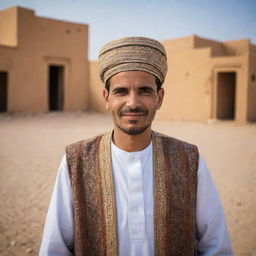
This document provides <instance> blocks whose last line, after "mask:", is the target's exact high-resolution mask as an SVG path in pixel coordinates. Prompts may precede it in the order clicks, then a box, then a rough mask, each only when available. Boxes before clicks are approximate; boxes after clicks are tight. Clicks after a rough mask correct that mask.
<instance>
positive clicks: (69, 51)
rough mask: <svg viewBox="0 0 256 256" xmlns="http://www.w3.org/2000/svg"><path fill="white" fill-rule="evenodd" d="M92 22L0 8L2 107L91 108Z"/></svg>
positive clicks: (18, 109)
mask: <svg viewBox="0 0 256 256" xmlns="http://www.w3.org/2000/svg"><path fill="white" fill-rule="evenodd" d="M87 49H88V26H87V25H81V24H75V23H70V22H63V21H57V20H52V19H47V18H41V17H36V16H35V13H34V11H33V10H29V9H24V8H21V7H13V8H9V9H6V10H2V11H0V111H1V112H3V111H8V112H41V111H42V112H46V111H51V110H68V111H69V110H70V111H73V110H85V109H87V107H88V87H89V84H88V83H89V69H88V68H89V64H88V56H87Z"/></svg>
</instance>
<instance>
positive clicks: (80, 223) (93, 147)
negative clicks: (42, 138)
mask: <svg viewBox="0 0 256 256" xmlns="http://www.w3.org/2000/svg"><path fill="white" fill-rule="evenodd" d="M111 136H112V132H109V133H107V134H104V135H101V136H97V137H94V138H92V139H87V140H83V141H80V142H77V143H74V144H71V145H69V146H67V147H66V156H67V164H68V169H69V175H70V179H71V186H72V193H73V203H74V226H75V230H74V255H76V256H94V255H95V256H103V255H104V256H117V255H118V239H117V216H116V205H115V193H114V182H113V177H112V167H111V150H110V146H111ZM152 141H153V158H154V159H153V163H154V248H155V255H156V256H167V255H174V256H180V255H186V256H189V255H191V256H192V255H196V221H195V211H196V188H197V169H198V159H199V154H198V150H197V147H196V146H194V145H191V144H188V143H186V142H182V141H179V140H177V139H174V138H171V137H167V136H165V135H162V134H159V133H156V132H153V136H152ZM120 256H122V255H120Z"/></svg>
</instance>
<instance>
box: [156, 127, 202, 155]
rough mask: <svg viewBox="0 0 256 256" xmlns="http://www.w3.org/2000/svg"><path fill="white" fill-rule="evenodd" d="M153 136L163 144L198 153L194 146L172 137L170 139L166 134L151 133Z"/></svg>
mask: <svg viewBox="0 0 256 256" xmlns="http://www.w3.org/2000/svg"><path fill="white" fill-rule="evenodd" d="M153 134H154V136H156V138H158V139H160V140H162V142H163V143H168V144H172V145H176V146H177V147H183V148H184V149H187V150H189V149H190V150H195V151H197V152H198V148H197V146H196V145H194V144H191V143H188V142H186V141H183V140H179V139H176V138H173V137H170V136H168V135H166V134H162V133H159V132H156V131H153Z"/></svg>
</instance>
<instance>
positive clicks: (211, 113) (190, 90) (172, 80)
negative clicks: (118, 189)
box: [90, 36, 256, 123]
mask: <svg viewBox="0 0 256 256" xmlns="http://www.w3.org/2000/svg"><path fill="white" fill-rule="evenodd" d="M248 43H249V40H247V39H244V40H237V41H229V42H227V45H226V42H224V43H220V42H216V41H212V40H207V39H202V38H199V37H197V36H189V37H184V38H179V39H175V40H167V41H164V42H163V44H164V46H165V48H166V51H167V58H168V73H167V76H166V80H165V83H164V85H163V87H164V90H165V97H164V102H163V105H162V107H161V109H160V110H159V111H158V112H157V116H156V117H157V118H158V119H160V120H198V121H207V120H209V119H217V118H218V113H217V107H218V106H219V105H220V104H221V102H225V101H230V102H234V104H233V106H234V107H233V109H234V120H235V121H237V122H242V123H244V122H247V121H253V120H255V118H256V107H255V105H256V86H254V85H255V84H256V81H255V82H253V83H252V82H251V83H250V84H249V83H248V77H249V76H250V77H251V74H252V73H256V70H255V65H256V62H255V56H256V53H255V52H256V50H255V49H256V47H255V46H251V49H253V51H251V52H252V53H251V54H250V57H249V55H248V51H249V49H250V47H249V46H250V44H248ZM223 72H225V73H230V72H231V73H232V74H233V75H234V74H235V80H234V81H233V82H232V80H228V81H227V84H228V83H233V85H232V86H233V87H234V88H235V91H234V98H233V99H231V98H227V94H225V91H222V92H221V91H218V88H221V87H218V83H220V82H221V81H218V74H219V73H223ZM249 73H250V75H249ZM255 76H256V74H255ZM226 77H227V78H228V79H229V78H230V77H232V75H231V76H230V75H227V76H226ZM101 84H102V83H101V81H100V79H99V77H98V70H97V62H96V61H95V62H91V63H90V109H92V110H93V111H98V112H103V113H104V112H106V110H105V105H104V103H103V101H102V90H101V89H100V90H99V85H101ZM102 86H103V85H102ZM220 86H221V84H220ZM230 86H231V85H230ZM223 111H224V110H223Z"/></svg>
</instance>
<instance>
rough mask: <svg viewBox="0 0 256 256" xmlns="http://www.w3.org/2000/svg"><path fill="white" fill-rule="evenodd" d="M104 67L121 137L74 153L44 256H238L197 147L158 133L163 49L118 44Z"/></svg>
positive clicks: (69, 153)
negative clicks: (234, 255) (154, 124)
mask: <svg viewBox="0 0 256 256" xmlns="http://www.w3.org/2000/svg"><path fill="white" fill-rule="evenodd" d="M99 68H100V77H101V79H102V81H103V82H104V83H105V88H104V90H103V96H104V99H105V102H106V107H107V109H108V110H109V111H110V112H111V114H112V117H113V122H114V129H113V131H110V132H108V133H106V134H103V135H99V136H97V137H95V138H91V139H87V140H84V141H80V142H78V143H74V144H72V145H69V146H67V148H66V155H65V156H64V157H63V159H62V163H61V166H60V169H59V172H58V176H57V181H56V184H55V189H54V192H53V196H52V200H51V204H50V207H49V212H48V216H47V220H46V225H45V230H44V235H43V240H42V245H41V250H40V255H42V256H43V255H54V256H56V255H78V256H80V255H89V256H92V255H97V256H100V255H111V256H114V255H120V256H129V255H133V256H135V255H138V256H143V255H159V256H162V255H175V256H177V255H196V254H198V255H232V250H231V244H230V240H229V235H228V231H227V228H226V223H225V218H224V213H223V209H222V206H221V203H220V200H219V198H218V195H217V192H216V190H215V188H214V185H213V183H212V180H211V177H210V174H209V172H208V170H207V167H206V164H205V162H204V160H203V159H202V157H201V156H200V155H199V153H198V150H197V147H196V146H194V145H191V144H188V143H186V142H182V141H179V140H177V139H174V138H170V137H168V136H165V135H162V134H159V133H156V132H154V131H152V130H151V124H152V121H153V119H154V116H155V113H156V111H157V110H158V109H159V108H160V107H161V104H162V101H163V97H164V89H163V88H162V87H161V85H162V83H163V82H164V79H165V75H166V72H167V60H166V52H165V49H164V47H163V45H162V44H161V43H159V42H158V41H155V40H153V39H149V38H143V37H130V38H122V39H120V40H117V41H113V42H110V43H108V44H106V45H105V46H104V47H103V48H102V50H101V52H100V55H99Z"/></svg>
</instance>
